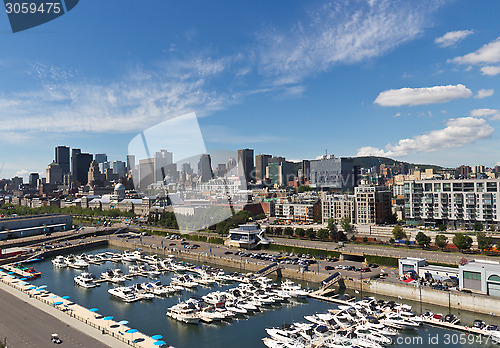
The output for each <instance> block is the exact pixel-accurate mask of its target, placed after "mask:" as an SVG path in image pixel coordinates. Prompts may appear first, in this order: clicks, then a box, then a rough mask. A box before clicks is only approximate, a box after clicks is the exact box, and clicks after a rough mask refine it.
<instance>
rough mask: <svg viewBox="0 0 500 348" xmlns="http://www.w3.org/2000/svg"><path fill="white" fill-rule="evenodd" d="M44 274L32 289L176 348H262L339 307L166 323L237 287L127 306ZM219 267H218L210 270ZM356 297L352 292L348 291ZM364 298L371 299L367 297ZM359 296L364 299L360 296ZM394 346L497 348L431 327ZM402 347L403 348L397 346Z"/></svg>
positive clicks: (309, 305)
mask: <svg viewBox="0 0 500 348" xmlns="http://www.w3.org/2000/svg"><path fill="white" fill-rule="evenodd" d="M106 251H111V252H122V250H118V249H110V248H98V249H92V250H88V251H86V254H94V253H103V252H106ZM129 265H132V263H112V262H106V263H104V264H102V265H93V264H91V265H90V266H89V268H88V271H89V272H91V273H93V274H94V275H96V276H97V277H99V275H100V274H101V273H102V272H104V271H106V270H107V269H109V268H112V269H114V268H120V269H122V270H123V272H124V273H125V274H128V267H129ZM34 266H35V268H36V269H37V270H39V271H41V272H42V277H41V278H38V279H36V280H35V281H32V283H33V284H35V285H37V286H39V285H47V290H49V291H51V292H54V293H56V294H58V295H59V296H70V297H71V300H72V301H74V302H76V303H78V304H79V305H82V306H84V307H87V308H94V307H96V308H99V312H98V313H99V314H102V315H111V316H113V317H114V320H115V321H120V320H128V321H129V324H128V326H129V327H132V328H135V329H138V330H139V331H141V332H143V333H145V334H147V335H150V336H152V335H155V334H160V335H163V337H164V338H163V340H164V341H165V342H167V344H168V345H173V346H175V347H178V348H190V347H197V348H198V347H221V348H222V347H224V348H229V347H237V348H253V347H264V344H263V343H262V341H261V339H262V338H263V337H266V336H267V334H266V331H265V329H266V328H269V327H276V326H281V325H283V324H291V323H293V322H306V320H305V319H304V315H310V314H314V313H318V312H319V313H323V312H326V311H327V310H328V309H334V308H337V305H336V304H333V303H326V302H321V301H317V300H313V299H307V300H303V301H290V303H284V304H283V305H282V306H272V307H270V308H269V309H268V310H264V311H262V312H260V313H259V312H257V313H256V314H255V315H250V316H248V317H246V318H240V319H234V320H232V321H230V322H222V323H217V324H209V325H207V324H201V323H200V324H199V325H190V324H184V323H181V322H178V321H175V320H172V319H170V318H168V317H167V316H166V315H165V313H166V311H167V308H168V307H171V306H173V305H175V304H176V303H177V302H178V301H183V300H186V299H188V298H189V297H191V296H194V295H197V296H203V295H206V294H207V293H209V292H212V291H215V290H221V291H224V289H229V288H232V287H235V286H237V284H228V285H224V286H218V285H216V286H212V287H209V288H205V287H201V286H199V287H198V290H195V291H188V290H184V291H183V293H182V294H176V295H174V296H169V297H158V296H156V297H155V299H154V300H153V301H138V302H134V303H125V302H123V301H121V300H119V299H117V298H115V297H113V296H111V295H110V294H109V293H108V289H110V288H112V287H115V286H117V285H115V284H111V283H107V282H104V283H102V284H101V286H100V287H97V288H92V289H86V288H82V287H79V286H77V285H75V284H74V281H73V278H74V277H75V276H76V275H78V274H80V273H81V272H82V271H81V270H75V269H72V268H67V267H66V268H53V266H52V263H51V261H50V259H46V260H44V261H42V262H39V263H37V264H35V265H34ZM211 266H214V267H218V266H217V265H211ZM224 270H226V271H230V272H232V271H237V270H235V269H228V268H224ZM172 276H175V275H174V274H173V273H165V274H163V275H162V276H161V277H160V278H159V280H160V281H161V282H162V284H168V283H170V279H171V277H172ZM149 281H152V280H151V279H148V278H145V277H134V278H133V279H132V280H130V281H126V282H125V285H132V284H134V283H141V282H149ZM302 285H303V286H311V287H312V288H314V287H316V288H317V284H306V283H303V284H302ZM348 293H350V294H353V293H352V292H349V291H348ZM363 295H365V296H368V295H371V294H368V293H367V294H363ZM356 296H358V297H359V296H361V294H356ZM374 296H375V297H376V298H377V299H386V300H395V301H397V302H398V301H399V302H404V303H407V304H410V305H412V306H413V310H414V312H415V313H417V314H420V313H421V312H422V311H425V310H431V311H432V312H434V313H443V314H445V313H448V308H443V307H438V306H432V305H426V304H420V303H418V302H412V301H406V300H402V299H397V298H396V299H394V298H389V297H386V296H378V295H374ZM452 312H453V313H454V314H455V315H457V316H458V317H459V318H460V319H461V324H462V325H471V324H472V322H473V321H474V320H475V319H482V320H484V321H485V322H486V323H488V324H496V325H500V320H499V319H498V318H495V317H491V316H486V315H476V314H474V313H470V312H465V311H462V312H460V311H458V310H452ZM394 340H395V341H396V342H395V344H394V345H393V346H399V347H435V346H436V345H437V346H444V345H446V346H447V347H453V348H459V347H485V346H486V347H489V346H494V345H493V343H491V342H486V339H485V338H484V337H483V338H482V339H481V338H480V337H479V336H473V335H466V334H463V333H460V332H458V331H452V330H445V329H441V328H436V327H432V326H429V325H424V326H421V327H420V328H417V329H416V330H415V331H402V332H401V334H400V335H399V336H397V337H395V338H394ZM397 343H399V344H397Z"/></svg>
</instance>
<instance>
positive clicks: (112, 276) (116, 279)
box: [101, 269, 125, 283]
mask: <svg viewBox="0 0 500 348" xmlns="http://www.w3.org/2000/svg"><path fill="white" fill-rule="evenodd" d="M122 274H123V273H122ZM101 278H102V279H104V280H106V281H108V282H112V283H124V282H125V277H122V276H120V275H118V272H116V273H115V272H114V271H113V270H111V269H108V270H107V271H105V272H103V273H101Z"/></svg>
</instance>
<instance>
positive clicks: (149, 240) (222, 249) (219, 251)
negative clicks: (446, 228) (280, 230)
mask: <svg viewBox="0 0 500 348" xmlns="http://www.w3.org/2000/svg"><path fill="white" fill-rule="evenodd" d="M101 238H103V237H101ZM106 238H114V239H118V240H121V241H124V242H129V243H130V247H131V248H136V247H140V246H141V245H154V246H156V247H165V248H166V249H167V250H174V249H177V250H179V249H183V250H184V251H186V252H189V253H191V254H193V255H197V254H199V255H205V254H208V255H212V256H215V257H219V258H225V259H232V260H235V261H236V262H239V264H240V269H241V270H242V271H245V265H246V264H247V263H253V264H258V265H261V266H262V268H264V267H265V266H267V265H270V264H271V261H265V260H259V259H252V258H249V257H246V258H245V257H241V256H238V255H234V252H235V251H236V250H237V249H235V248H229V247H226V246H223V245H216V244H211V243H205V242H200V241H188V242H189V244H191V245H193V244H198V245H200V248H197V249H184V248H183V247H182V245H181V244H180V241H179V240H170V239H166V238H165V237H161V236H155V235H148V236H142V237H141V238H140V239H137V238H135V239H130V240H127V239H122V238H119V237H116V236H109V237H106ZM162 241H163V245H162ZM169 244H175V245H169ZM226 252H231V254H226ZM249 252H250V253H252V252H258V253H260V252H266V253H267V254H277V252H272V251H268V250H265V251H263V250H261V251H249ZM326 265H330V266H336V265H352V266H355V267H357V268H358V267H361V266H363V265H362V263H361V262H354V261H338V262H328V261H326V260H317V263H316V264H313V265H311V266H309V271H308V272H312V273H316V274H320V275H322V276H324V278H326V277H328V276H329V275H331V274H332V273H334V272H336V271H337V270H328V271H327V270H325V266H326ZM281 266H282V267H284V268H287V269H290V270H293V271H295V272H297V273H298V272H299V266H298V265H292V264H286V263H282V264H281ZM363 267H364V266H363ZM339 272H340V273H341V274H342V275H343V276H344V277H347V278H353V279H361V278H365V279H366V278H369V277H373V276H376V275H378V274H379V273H380V272H381V268H380V267H379V268H375V269H372V271H371V272H367V273H361V272H354V271H345V270H339Z"/></svg>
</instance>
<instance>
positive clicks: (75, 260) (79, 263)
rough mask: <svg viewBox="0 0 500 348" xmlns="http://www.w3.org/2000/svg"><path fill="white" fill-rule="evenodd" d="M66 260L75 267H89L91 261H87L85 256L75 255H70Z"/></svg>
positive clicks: (69, 265) (70, 265)
mask: <svg viewBox="0 0 500 348" xmlns="http://www.w3.org/2000/svg"><path fill="white" fill-rule="evenodd" d="M65 261H66V264H67V265H68V267H71V268H75V269H82V268H87V267H88V266H89V263H88V262H87V261H85V260H84V259H83V258H81V257H74V256H72V255H70V256H68V257H67V258H66V260H65Z"/></svg>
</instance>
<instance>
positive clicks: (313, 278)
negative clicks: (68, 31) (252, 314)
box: [109, 239, 325, 283]
mask: <svg viewBox="0 0 500 348" xmlns="http://www.w3.org/2000/svg"><path fill="white" fill-rule="evenodd" d="M109 245H110V246H115V247H120V248H131V247H136V248H141V249H142V250H144V251H146V252H151V253H155V254H158V255H160V256H166V255H174V256H176V257H180V258H183V259H186V260H190V261H194V262H197V263H203V262H208V263H213V264H216V265H219V266H224V267H231V268H235V269H239V270H241V271H246V272H257V271H258V270H260V269H262V268H264V267H265V266H267V264H265V263H260V262H255V261H254V260H252V261H253V262H246V261H247V260H246V259H242V260H233V259H226V258H224V257H219V256H214V255H210V254H202V253H192V252H189V251H185V250H183V249H177V250H171V249H162V248H159V247H154V246H150V245H141V244H137V243H133V244H132V245H131V243H129V242H123V241H120V240H115V239H110V240H109ZM281 273H282V275H283V277H284V278H292V279H295V280H303V281H309V282H313V283H319V282H320V281H322V280H323V279H324V278H325V276H324V275H320V274H315V273H314V274H313V273H312V272H305V273H300V272H298V271H295V270H291V269H286V268H284V269H282V270H281Z"/></svg>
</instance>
